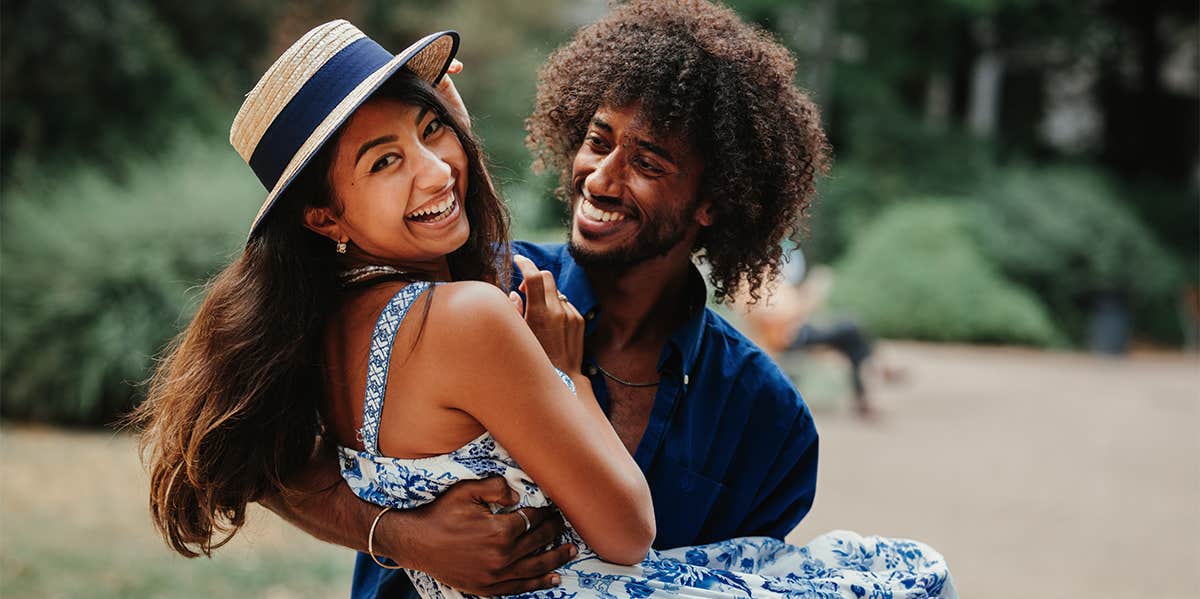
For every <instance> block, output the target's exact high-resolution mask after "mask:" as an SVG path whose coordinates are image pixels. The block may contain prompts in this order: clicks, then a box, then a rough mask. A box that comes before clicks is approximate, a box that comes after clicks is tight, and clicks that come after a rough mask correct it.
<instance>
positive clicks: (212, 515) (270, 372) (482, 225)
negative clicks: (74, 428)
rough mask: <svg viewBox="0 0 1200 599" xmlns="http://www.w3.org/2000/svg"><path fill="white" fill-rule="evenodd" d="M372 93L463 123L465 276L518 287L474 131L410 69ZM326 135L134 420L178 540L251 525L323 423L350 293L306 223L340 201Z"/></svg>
mask: <svg viewBox="0 0 1200 599" xmlns="http://www.w3.org/2000/svg"><path fill="white" fill-rule="evenodd" d="M373 97H387V98H391V99H395V100H398V101H401V102H405V103H408V104H415V105H418V106H422V107H429V108H431V109H433V110H434V111H436V113H437V114H438V117H439V118H440V119H441V120H442V121H443V122H444V123H446V124H447V125H449V126H450V127H451V129H452V130H453V131H454V132H455V133H456V134H457V135H458V138H459V140H460V141H461V142H462V145H463V149H464V150H465V152H466V154H467V160H468V171H469V172H468V173H467V176H468V189H467V197H466V201H465V202H464V205H465V209H466V215H467V218H468V220H469V222H470V225H471V233H470V237H469V238H468V240H467V242H466V244H464V245H463V247H462V248H460V249H458V250H456V251H455V252H454V253H453V254H451V255H450V257H449V262H450V268H451V272H452V273H453V275H454V277H455V279H475V280H482V281H487V282H489V283H492V284H494V285H497V286H500V287H502V288H506V287H507V285H508V284H509V282H510V270H511V262H512V261H511V257H510V256H509V255H508V251H509V250H508V240H509V239H508V213H507V211H506V209H505V207H504V204H503V203H502V202H501V201H500V199H499V198H498V197H497V195H496V192H495V189H494V188H493V187H492V185H491V182H490V180H489V178H488V175H487V171H486V167H485V164H484V157H483V153H482V151H481V150H480V146H479V144H478V142H477V141H476V140H475V138H474V137H472V136H471V134H470V133H469V132H468V130H467V129H466V128H465V127H464V124H462V123H459V122H457V121H455V119H454V118H453V117H452V116H451V115H450V113H449V112H448V111H447V110H446V108H445V106H443V104H442V103H441V101H440V100H439V99H438V97H437V94H436V92H435V91H434V90H433V88H432V87H430V86H429V84H428V83H425V82H424V81H422V80H421V79H420V78H418V77H416V76H415V75H413V74H411V73H410V72H408V71H401V72H400V73H397V74H396V75H395V76H393V77H392V78H391V79H390V80H389V81H388V82H387V83H386V84H385V85H384V86H383V87H381V88H380V89H379V90H378V91H377V92H376V93H375V96H373ZM339 137H340V133H339V134H335V136H334V137H333V138H332V139H331V140H330V141H329V142H327V143H326V144H325V146H324V148H323V149H322V150H321V152H319V153H318V155H317V156H316V157H315V158H314V160H313V161H312V162H311V163H310V164H309V165H308V166H307V167H305V169H304V170H303V171H302V172H301V174H300V176H299V177H298V179H297V180H296V181H295V182H294V183H293V184H292V186H291V187H290V188H289V191H287V192H286V195H285V196H284V197H283V198H282V199H281V200H280V201H279V203H278V204H277V205H276V206H275V208H274V209H273V210H272V212H271V214H270V215H269V216H268V217H267V218H266V220H265V221H264V222H263V224H262V227H261V229H260V230H259V231H258V232H257V233H256V234H255V235H254V236H253V237H252V238H251V239H250V240H249V241H248V242H247V243H246V247H245V249H244V250H243V251H242V253H241V255H240V256H238V257H237V258H236V259H235V260H234V261H233V263H232V264H230V265H229V266H228V267H226V268H225V270H223V271H222V272H221V273H220V274H218V275H217V276H216V277H215V278H213V279H212V281H210V282H209V284H208V290H207V294H206V296H205V298H204V300H203V302H202V303H201V304H200V307H199V309H198V310H197V312H196V315H195V316H194V317H193V318H192V321H191V323H189V324H188V326H187V328H185V329H184V330H183V332H181V333H180V334H179V336H178V337H176V338H175V340H174V341H173V342H172V343H171V344H170V346H169V347H168V348H167V350H166V352H165V355H164V357H163V358H162V360H161V361H160V363H159V365H158V368H157V369H156V370H155V372H154V375H153V376H152V378H151V379H150V381H149V391H148V396H147V398H146V401H145V402H144V403H142V404H141V405H140V406H139V407H138V408H137V409H136V410H135V412H134V413H133V414H132V415H131V416H130V418H129V421H130V422H131V423H133V424H134V425H135V426H138V427H139V428H141V429H142V436H141V448H142V458H143V461H144V462H145V463H146V464H147V465H148V467H149V470H150V512H151V515H152V518H153V520H154V524H155V526H157V528H158V530H159V531H160V532H161V533H162V535H163V537H164V538H165V539H166V541H167V544H169V545H170V546H171V548H172V549H174V550H175V551H177V552H179V553H181V554H183V555H185V556H188V557H196V556H198V555H201V554H204V555H211V553H212V551H213V550H214V549H216V548H218V547H220V546H221V545H224V544H225V543H226V542H228V540H229V539H230V538H232V536H233V535H234V534H235V533H236V532H237V530H238V529H239V528H240V527H241V526H242V525H243V523H244V522H245V517H246V505H247V503H249V502H251V501H256V500H258V499H260V498H262V497H264V496H265V495H267V494H272V493H278V492H283V491H286V490H288V487H287V481H288V480H289V479H290V478H291V477H292V476H293V475H294V473H295V472H296V471H297V470H298V469H300V468H301V467H303V466H304V465H305V464H306V463H307V462H308V461H309V460H310V459H311V458H312V456H313V452H314V451H315V449H316V447H317V441H318V438H319V436H320V435H321V433H322V427H321V420H320V417H319V414H318V409H319V405H320V400H321V397H320V395H321V389H323V388H324V385H323V382H322V374H321V373H322V371H323V367H322V362H323V355H322V329H323V328H324V326H325V319H326V315H327V314H329V313H330V312H331V311H332V309H333V308H334V306H335V305H336V304H337V302H338V301H339V290H338V285H337V277H336V273H337V272H338V270H339V269H340V268H341V265H340V264H339V263H338V261H337V255H336V254H335V253H334V252H333V248H332V243H331V242H330V241H329V240H328V239H326V238H324V237H321V236H319V235H317V234H316V233H313V232H312V231H309V230H308V229H306V228H305V227H304V226H303V224H302V223H303V214H304V210H305V208H306V207H324V206H332V207H334V209H335V210H336V209H337V208H336V206H337V200H336V198H334V197H333V194H332V188H331V186H330V181H329V167H330V164H331V162H332V156H333V153H334V149H335V148H336V146H337V143H338V138H339Z"/></svg>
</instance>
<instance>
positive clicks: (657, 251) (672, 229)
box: [567, 211, 687, 270]
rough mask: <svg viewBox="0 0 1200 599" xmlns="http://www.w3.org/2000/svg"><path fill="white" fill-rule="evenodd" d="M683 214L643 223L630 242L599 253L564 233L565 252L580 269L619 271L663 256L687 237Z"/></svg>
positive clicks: (570, 234) (683, 212)
mask: <svg viewBox="0 0 1200 599" xmlns="http://www.w3.org/2000/svg"><path fill="white" fill-rule="evenodd" d="M685 212H686V211H681V212H679V213H675V214H671V215H668V216H664V217H660V218H658V219H656V220H652V221H647V222H646V225H647V226H645V227H643V228H642V230H641V231H639V232H638V235H637V237H636V238H634V239H633V241H632V242H630V243H628V244H626V245H624V246H621V247H617V248H613V249H610V250H607V251H603V252H595V251H591V250H588V249H586V248H582V247H580V246H578V245H576V244H575V241H574V235H572V230H573V229H574V227H572V228H571V229H568V230H567V250H568V251H570V252H571V257H573V258H575V262H576V263H578V264H579V265H580V266H582V267H584V268H597V269H605V270H609V269H612V270H620V269H624V268H630V267H633V266H636V265H638V264H641V263H642V262H645V261H647V260H650V259H651V258H658V257H661V256H665V255H667V253H668V252H670V251H671V250H672V249H674V248H675V246H677V245H679V243H680V242H681V241H683V238H684V237H685V236H686V235H687V227H686V226H685V225H684V223H685V221H686V216H685Z"/></svg>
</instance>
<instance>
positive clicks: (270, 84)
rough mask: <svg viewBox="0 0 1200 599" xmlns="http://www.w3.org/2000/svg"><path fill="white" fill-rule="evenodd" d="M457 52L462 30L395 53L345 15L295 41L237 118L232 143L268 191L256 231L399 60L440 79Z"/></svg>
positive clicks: (430, 79) (256, 219) (396, 67)
mask: <svg viewBox="0 0 1200 599" xmlns="http://www.w3.org/2000/svg"><path fill="white" fill-rule="evenodd" d="M456 51H458V33H456V32H454V31H442V32H439V33H434V34H432V35H427V36H425V37H424V38H422V39H421V40H420V41H418V42H417V43H415V44H413V45H411V46H409V47H408V48H407V49H405V50H404V51H403V52H401V53H399V54H396V55H392V53H391V52H388V51H387V50H385V49H384V48H383V46H380V45H379V44H377V43H376V42H375V41H374V40H372V39H371V38H369V37H367V36H366V35H365V34H364V33H363V32H362V31H359V30H358V28H357V27H355V26H354V25H351V24H350V23H348V22H346V21H341V20H339V21H332V22H329V23H325V24H324V25H320V26H318V27H316V28H314V29H313V30H311V31H309V32H308V33H306V34H304V37H301V38H300V39H299V41H297V42H296V43H294V44H292V47H290V48H288V49H287V50H286V51H285V52H284V53H283V55H282V56H280V57H279V59H278V60H276V61H275V64H273V65H271V68H269V69H267V73H266V74H265V75H263V77H262V79H260V80H259V81H258V85H255V86H254V89H252V90H250V93H249V94H247V95H246V101H245V102H243V103H242V108H241V109H240V110H238V113H237V116H236V117H234V119H233V127H232V128H230V130H229V142H230V143H231V144H233V147H234V148H235V149H236V150H237V151H238V154H241V156H242V159H243V160H245V161H246V164H249V165H250V168H251V170H253V171H254V174H256V175H258V179H259V181H262V184H263V186H264V187H266V188H267V191H268V192H269V193H268V194H267V198H266V200H264V201H263V204H262V208H259V210H258V215H257V216H255V217H254V223H253V224H252V225H251V226H250V236H251V237H253V236H254V233H255V231H257V230H258V227H259V225H261V224H262V221H263V218H264V217H265V216H266V215H267V212H268V211H270V209H271V206H273V205H274V204H275V201H276V200H278V199H279V196H280V194H282V193H283V191H284V190H285V189H287V187H288V185H289V184H291V182H292V180H293V179H295V178H296V175H297V174H299V173H300V170H301V169H303V168H304V165H306V164H308V161H309V160H311V159H312V157H313V156H314V155H315V154H316V153H317V151H318V150H320V149H321V146H323V145H325V142H326V141H328V140H329V137H330V136H331V135H333V132H334V131H336V130H337V128H338V127H339V126H341V124H342V123H344V122H345V121H346V119H348V118H349V117H350V115H351V114H353V113H354V110H355V109H356V108H358V106H359V105H360V104H362V103H363V101H365V100H366V99H367V98H368V97H370V95H371V93H372V92H374V91H375V90H376V89H378V88H379V86H380V85H383V83H384V82H385V81H387V79H388V77H390V76H391V75H392V74H394V73H395V72H396V71H397V70H399V69H400V68H401V67H408V69H409V70H411V71H412V72H414V73H416V74H417V75H418V76H420V77H421V78H422V79H424V80H426V81H428V82H430V83H431V84H436V83H437V82H438V81H440V80H441V78H442V75H444V74H445V73H446V69H447V68H448V67H449V66H450V61H451V59H453V58H454V53H455V52H456Z"/></svg>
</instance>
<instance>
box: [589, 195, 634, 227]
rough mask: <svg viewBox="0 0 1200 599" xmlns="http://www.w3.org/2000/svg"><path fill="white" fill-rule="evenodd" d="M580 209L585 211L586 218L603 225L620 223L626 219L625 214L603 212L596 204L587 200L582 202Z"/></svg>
mask: <svg viewBox="0 0 1200 599" xmlns="http://www.w3.org/2000/svg"><path fill="white" fill-rule="evenodd" d="M580 207H581V209H582V210H583V214H584V216H586V217H588V218H590V219H592V220H597V221H600V222H602V223H607V222H614V221H619V220H624V219H625V215H624V214H621V213H620V212H609V211H607V210H601V209H599V208H597V207H596V205H595V204H593V203H591V202H590V201H588V200H586V199H585V200H583V201H582V202H580Z"/></svg>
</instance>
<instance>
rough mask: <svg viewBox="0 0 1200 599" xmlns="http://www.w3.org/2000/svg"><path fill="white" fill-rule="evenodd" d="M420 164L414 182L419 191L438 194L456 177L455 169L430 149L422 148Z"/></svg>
mask: <svg viewBox="0 0 1200 599" xmlns="http://www.w3.org/2000/svg"><path fill="white" fill-rule="evenodd" d="M418 156H419V158H420V162H419V163H418V164H417V165H416V167H417V169H416V175H415V176H414V178H413V180H414V182H415V184H416V186H417V188H418V189H421V190H423V191H429V192H438V191H441V190H443V189H445V188H446V187H447V186H448V185H449V184H450V180H451V178H452V177H453V176H454V169H452V168H450V164H449V163H448V162H446V160H445V159H444V158H442V156H439V155H438V154H437V153H436V152H433V151H432V150H430V149H429V148H424V147H423V148H422V149H421V151H420V152H419V153H418Z"/></svg>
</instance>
